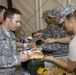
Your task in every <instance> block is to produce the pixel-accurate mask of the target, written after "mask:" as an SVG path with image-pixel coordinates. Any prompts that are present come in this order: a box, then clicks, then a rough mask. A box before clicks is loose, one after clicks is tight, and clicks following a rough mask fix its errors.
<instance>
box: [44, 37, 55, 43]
mask: <svg viewBox="0 0 76 75" xmlns="http://www.w3.org/2000/svg"><path fill="white" fill-rule="evenodd" d="M54 41H55V39H54V38H47V39H46V40H45V41H44V42H45V43H54Z"/></svg>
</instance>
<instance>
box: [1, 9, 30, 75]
mask: <svg viewBox="0 0 76 75" xmlns="http://www.w3.org/2000/svg"><path fill="white" fill-rule="evenodd" d="M20 21H21V12H20V11H19V10H17V9H15V8H11V9H8V10H7V11H5V13H4V19H3V23H2V25H0V75H15V74H14V71H15V66H16V65H19V64H20V63H21V62H25V61H27V60H29V57H28V54H23V53H22V51H21V52H20V53H19V52H18V51H17V50H16V49H17V47H16V40H15V39H16V38H15V35H14V33H13V32H12V31H15V30H16V29H17V28H18V27H19V26H20Z"/></svg>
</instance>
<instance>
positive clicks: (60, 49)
mask: <svg viewBox="0 0 76 75" xmlns="http://www.w3.org/2000/svg"><path fill="white" fill-rule="evenodd" d="M65 36H67V32H66V31H65V29H64V28H63V27H62V26H59V25H55V24H51V25H48V26H47V27H46V29H45V30H44V31H43V34H42V38H62V37H65ZM41 47H42V48H43V50H49V51H52V50H54V51H56V52H54V53H53V54H56V55H57V54H67V53H68V45H67V44H61V43H53V44H48V45H46V44H43V45H42V46H41Z"/></svg>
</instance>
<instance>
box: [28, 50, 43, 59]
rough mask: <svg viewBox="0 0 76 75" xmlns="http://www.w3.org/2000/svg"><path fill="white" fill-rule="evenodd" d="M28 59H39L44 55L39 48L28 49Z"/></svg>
mask: <svg viewBox="0 0 76 75" xmlns="http://www.w3.org/2000/svg"><path fill="white" fill-rule="evenodd" d="M28 54H29V57H30V59H41V58H43V57H44V55H43V53H42V52H41V51H40V50H37V51H32V50H30V51H28Z"/></svg>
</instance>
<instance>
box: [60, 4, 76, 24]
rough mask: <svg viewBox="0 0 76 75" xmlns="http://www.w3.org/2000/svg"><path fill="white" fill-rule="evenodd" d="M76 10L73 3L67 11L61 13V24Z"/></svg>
mask: <svg viewBox="0 0 76 75" xmlns="http://www.w3.org/2000/svg"><path fill="white" fill-rule="evenodd" d="M75 10H76V6H75V5H74V4H73V3H71V4H69V5H68V6H67V7H66V8H65V9H63V10H62V11H60V15H61V20H60V23H62V22H63V21H64V20H65V18H66V16H67V15H69V14H70V13H71V12H73V11H75Z"/></svg>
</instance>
